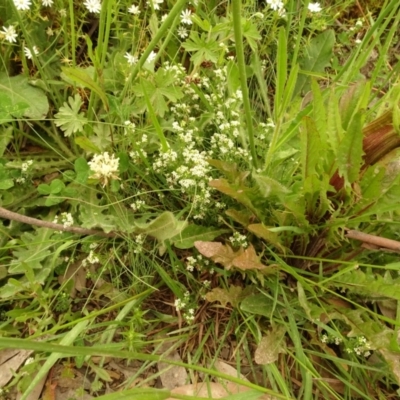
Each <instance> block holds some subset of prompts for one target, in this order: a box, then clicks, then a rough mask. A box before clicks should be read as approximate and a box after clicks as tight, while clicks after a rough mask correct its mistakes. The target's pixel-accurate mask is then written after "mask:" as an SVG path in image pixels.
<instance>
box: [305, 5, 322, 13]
mask: <svg viewBox="0 0 400 400" xmlns="http://www.w3.org/2000/svg"><path fill="white" fill-rule="evenodd" d="M321 10H322V8H321V5H320V4H319V3H309V4H308V11H310V12H320V11H321Z"/></svg>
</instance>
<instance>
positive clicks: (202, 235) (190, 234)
mask: <svg viewBox="0 0 400 400" xmlns="http://www.w3.org/2000/svg"><path fill="white" fill-rule="evenodd" d="M227 232H230V230H229V229H218V228H214V227H206V226H199V225H195V224H191V225H188V226H187V227H186V228H185V229H184V230H183V231H182V232H181V233H179V234H178V235H176V236H174V237H172V238H171V239H170V241H171V243H172V244H173V245H174V246H175V247H177V248H178V249H190V248H192V247H194V242H196V241H197V240H202V241H212V240H214V239H215V238H216V237H218V236H220V235H222V234H224V233H227Z"/></svg>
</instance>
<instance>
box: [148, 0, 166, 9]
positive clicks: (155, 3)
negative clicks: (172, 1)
mask: <svg viewBox="0 0 400 400" xmlns="http://www.w3.org/2000/svg"><path fill="white" fill-rule="evenodd" d="M150 1H151V2H152V3H153V7H154V9H155V10H159V9H160V4H162V3H163V2H164V0H148V1H147V4H149V2H150Z"/></svg>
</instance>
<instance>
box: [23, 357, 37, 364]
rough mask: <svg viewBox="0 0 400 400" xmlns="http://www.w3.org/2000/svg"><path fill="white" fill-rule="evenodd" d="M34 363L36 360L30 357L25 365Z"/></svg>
mask: <svg viewBox="0 0 400 400" xmlns="http://www.w3.org/2000/svg"><path fill="white" fill-rule="evenodd" d="M34 361H35V360H34V358H33V357H29V358H27V359H26V361H25V365H29V364H32V363H33V362H34Z"/></svg>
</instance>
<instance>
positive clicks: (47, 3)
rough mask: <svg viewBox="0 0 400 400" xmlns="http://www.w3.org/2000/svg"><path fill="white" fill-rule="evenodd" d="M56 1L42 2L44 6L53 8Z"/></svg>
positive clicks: (43, 0)
mask: <svg viewBox="0 0 400 400" xmlns="http://www.w3.org/2000/svg"><path fill="white" fill-rule="evenodd" d="M53 3H54V1H53V0H42V4H43V5H44V6H45V7H51V6H52V5H53Z"/></svg>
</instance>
